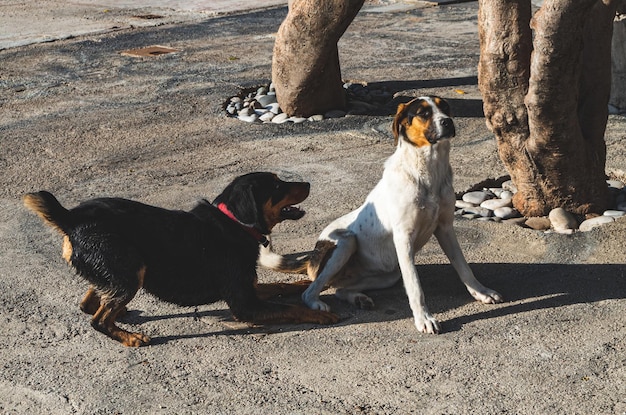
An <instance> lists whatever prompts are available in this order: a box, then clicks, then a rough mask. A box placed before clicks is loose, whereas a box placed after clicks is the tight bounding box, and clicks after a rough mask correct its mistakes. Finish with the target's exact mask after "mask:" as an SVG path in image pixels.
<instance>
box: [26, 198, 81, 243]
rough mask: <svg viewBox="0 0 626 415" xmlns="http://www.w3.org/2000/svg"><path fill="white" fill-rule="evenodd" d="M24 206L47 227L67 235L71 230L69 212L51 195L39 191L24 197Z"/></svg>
mask: <svg viewBox="0 0 626 415" xmlns="http://www.w3.org/2000/svg"><path fill="white" fill-rule="evenodd" d="M23 200H24V206H26V207H27V208H28V209H30V210H32V211H33V212H35V213H36V214H37V215H38V216H39V217H40V218H41V219H43V220H44V222H46V223H47V224H48V225H50V226H52V227H53V228H55V229H56V230H58V231H59V232H61V233H62V234H65V235H67V234H68V233H69V232H70V230H71V229H72V227H73V226H72V221H71V216H70V211H69V210H67V209H65V208H64V207H63V206H61V204H60V203H59V201H58V200H57V199H56V197H54V196H53V195H52V193H49V192H46V191H41V192H36V193H28V194H26V195H24V197H23Z"/></svg>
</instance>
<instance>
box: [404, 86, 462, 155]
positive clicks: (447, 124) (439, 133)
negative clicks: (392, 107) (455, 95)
mask: <svg viewBox="0 0 626 415" xmlns="http://www.w3.org/2000/svg"><path fill="white" fill-rule="evenodd" d="M392 130H393V136H394V139H395V143H396V144H397V142H398V139H399V138H400V137H401V138H402V139H403V140H405V141H407V142H408V143H410V144H412V145H414V146H416V147H422V146H428V145H432V144H435V143H436V142H437V141H439V140H441V139H444V138H451V137H454V134H455V129H454V123H453V122H452V118H450V106H449V105H448V103H447V102H446V101H445V100H444V99H442V98H439V97H420V98H415V99H414V100H412V101H410V102H408V103H406V104H400V105H398V111H397V112H396V116H395V118H394V120H393V126H392Z"/></svg>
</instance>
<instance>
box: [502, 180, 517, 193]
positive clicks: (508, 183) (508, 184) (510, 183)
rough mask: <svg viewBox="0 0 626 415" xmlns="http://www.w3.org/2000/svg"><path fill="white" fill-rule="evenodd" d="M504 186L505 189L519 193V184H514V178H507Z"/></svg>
mask: <svg viewBox="0 0 626 415" xmlns="http://www.w3.org/2000/svg"><path fill="white" fill-rule="evenodd" d="M502 188H503V189H504V190H509V191H511V192H513V193H517V186H515V184H513V180H507V181H506V182H504V183H502Z"/></svg>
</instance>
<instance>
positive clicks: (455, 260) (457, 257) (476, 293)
mask: <svg viewBox="0 0 626 415" xmlns="http://www.w3.org/2000/svg"><path fill="white" fill-rule="evenodd" d="M435 237H436V238H437V241H438V242H439V245H440V246H441V249H442V250H443V252H444V253H445V254H446V256H447V257H448V259H449V260H450V263H451V264H452V266H453V267H454V269H455V270H456V272H457V274H459V277H460V278H461V281H463V284H465V287H466V288H467V291H469V293H470V294H471V295H472V297H474V298H475V299H476V300H478V301H480V302H481V303H484V304H495V303H501V302H502V301H503V300H502V296H501V295H500V294H499V293H497V292H496V291H494V290H492V289H490V288H487V287H485V286H484V285H482V284H481V283H480V282H479V281H478V280H477V279H476V277H475V276H474V273H473V272H472V269H471V268H470V266H469V264H468V263H467V261H466V260H465V257H464V256H463V251H461V246H460V245H459V241H458V240H457V238H456V233H455V232H454V228H453V227H452V225H451V224H450V225H440V226H438V227H437V229H436V230H435Z"/></svg>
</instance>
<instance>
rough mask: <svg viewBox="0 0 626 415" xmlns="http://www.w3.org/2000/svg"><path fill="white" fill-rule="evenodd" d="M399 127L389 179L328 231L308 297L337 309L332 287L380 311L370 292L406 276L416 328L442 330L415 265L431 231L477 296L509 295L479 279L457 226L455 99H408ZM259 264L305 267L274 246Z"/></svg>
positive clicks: (316, 254) (313, 261)
mask: <svg viewBox="0 0 626 415" xmlns="http://www.w3.org/2000/svg"><path fill="white" fill-rule="evenodd" d="M392 129H393V134H394V137H395V140H396V143H397V149H396V151H395V152H394V154H393V155H392V156H391V157H390V158H389V159H388V160H387V162H386V163H385V170H384V172H383V177H382V179H381V180H380V181H379V182H378V184H377V185H376V187H374V189H373V190H372V191H371V193H370V194H369V195H368V196H367V199H366V200H365V203H364V204H363V205H362V206H361V207H359V208H358V209H356V210H354V211H352V212H350V213H348V214H347V215H345V216H342V217H340V218H338V219H336V220H335V221H333V222H332V223H331V224H330V225H328V226H327V227H326V229H324V231H322V233H321V235H320V236H319V238H318V241H317V244H316V246H315V250H314V251H313V253H312V254H311V257H310V258H308V260H307V261H308V264H307V273H308V276H309V278H310V279H311V280H312V281H313V282H312V283H311V285H310V286H309V287H308V288H307V290H306V291H305V292H304V293H303V294H302V299H303V301H304V303H305V304H306V305H307V306H309V307H310V308H312V309H316V310H325V311H329V310H330V307H329V306H328V305H327V304H326V303H324V302H322V301H321V300H320V299H319V295H320V292H321V291H322V290H324V289H325V288H326V287H328V286H332V287H335V288H337V291H336V295H337V297H339V298H341V299H343V300H346V301H348V302H350V303H352V304H355V305H357V306H359V307H361V308H372V307H373V306H374V302H373V301H372V299H371V298H370V297H368V296H367V295H365V294H363V292H362V291H363V290H370V289H381V288H387V287H390V286H392V285H393V284H395V283H396V282H397V281H398V280H399V279H400V277H402V280H403V282H404V287H405V289H406V293H407V296H408V298H409V304H410V306H411V310H412V311H413V317H414V319H415V326H416V327H417V329H418V330H419V331H420V332H424V333H438V332H439V331H440V326H439V323H438V322H437V321H436V320H435V319H434V318H433V317H432V316H431V315H430V313H429V312H428V309H427V307H426V304H425V301H424V293H423V291H422V288H421V286H420V281H419V277H418V275H417V270H416V267H415V264H414V257H415V253H416V252H418V251H419V250H420V249H421V248H422V247H423V246H424V244H425V243H426V242H427V241H428V240H429V239H430V237H431V235H433V234H434V235H435V237H436V238H437V240H438V242H439V245H440V246H441V248H442V249H443V251H444V252H445V254H446V255H447V257H448V258H449V259H450V262H451V263H452V265H453V267H454V269H455V270H456V272H457V273H458V274H459V276H460V278H461V280H462V281H463V283H464V284H465V286H466V287H467V290H468V291H469V293H470V294H471V295H472V296H473V297H474V298H475V299H476V300H478V301H481V302H483V303H499V302H502V297H501V296H500V294H498V293H497V292H495V291H493V290H491V289H489V288H486V287H485V286H483V285H482V284H481V283H480V282H479V281H478V280H477V279H476V278H475V277H474V274H473V273H472V270H471V269H470V267H469V265H468V264H467V261H466V260H465V258H464V257H463V253H462V252H461V248H460V246H459V243H458V241H457V238H456V234H455V233H454V229H453V227H452V223H453V220H454V203H455V196H454V190H453V187H452V169H451V167H450V163H449V152H450V140H449V139H450V138H452V137H454V135H455V128H454V123H453V122H452V119H451V118H450V109H449V106H448V104H447V103H446V102H445V101H444V100H443V99H441V98H439V97H420V98H416V99H414V100H412V101H411V102H409V103H407V104H400V105H399V106H398V110H397V113H396V116H395V118H394V120H393V127H392ZM259 262H260V264H261V265H263V266H266V267H268V268H271V269H275V270H278V271H283V272H285V271H286V272H289V271H291V272H296V271H302V270H303V269H304V267H303V266H302V263H298V262H297V261H291V262H289V261H288V260H287V259H286V258H285V257H281V256H280V255H277V254H274V253H273V252H271V251H269V250H267V249H265V250H262V252H261V257H260V260H259ZM288 262H289V263H288Z"/></svg>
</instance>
